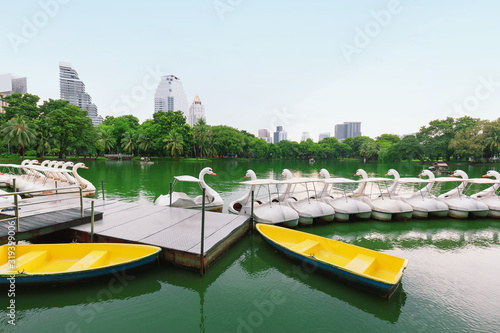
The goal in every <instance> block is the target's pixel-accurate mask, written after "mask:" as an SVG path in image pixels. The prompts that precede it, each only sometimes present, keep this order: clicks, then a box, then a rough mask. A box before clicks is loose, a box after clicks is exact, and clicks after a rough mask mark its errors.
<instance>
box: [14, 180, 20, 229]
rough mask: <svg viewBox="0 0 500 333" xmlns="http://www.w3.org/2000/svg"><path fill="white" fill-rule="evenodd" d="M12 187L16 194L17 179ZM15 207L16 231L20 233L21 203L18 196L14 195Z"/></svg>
mask: <svg viewBox="0 0 500 333" xmlns="http://www.w3.org/2000/svg"><path fill="white" fill-rule="evenodd" d="M12 186H14V192H16V178H14V179H13V180H12ZM14 206H16V214H15V215H16V230H17V232H19V202H18V201H17V194H14Z"/></svg>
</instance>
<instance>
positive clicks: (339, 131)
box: [335, 122, 361, 141]
mask: <svg viewBox="0 0 500 333" xmlns="http://www.w3.org/2000/svg"><path fill="white" fill-rule="evenodd" d="M357 136H361V123H360V122H344V123H343V124H337V125H335V137H336V138H337V140H339V141H343V140H344V139H345V138H355V137H357Z"/></svg>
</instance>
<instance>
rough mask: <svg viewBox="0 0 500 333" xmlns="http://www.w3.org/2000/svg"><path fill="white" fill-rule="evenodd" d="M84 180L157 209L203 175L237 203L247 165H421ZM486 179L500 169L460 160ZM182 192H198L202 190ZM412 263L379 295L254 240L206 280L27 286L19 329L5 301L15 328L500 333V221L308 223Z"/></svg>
mask: <svg viewBox="0 0 500 333" xmlns="http://www.w3.org/2000/svg"><path fill="white" fill-rule="evenodd" d="M85 162H86V164H87V166H88V167H89V170H82V171H81V172H80V174H81V175H82V176H83V177H85V178H87V179H89V180H91V181H92V182H93V183H94V184H95V185H96V187H97V188H98V190H99V191H98V192H99V193H98V197H101V195H102V193H101V191H100V187H101V179H104V187H105V198H106V199H120V200H125V201H139V202H152V201H154V199H155V198H156V197H157V196H158V195H160V194H165V193H167V192H168V188H169V183H170V182H171V181H172V180H173V176H175V175H181V174H190V175H194V176H197V174H198V172H199V171H200V170H201V169H202V168H203V167H205V166H211V167H212V168H213V170H214V172H216V173H217V175H216V176H206V177H205V180H206V182H207V183H208V184H209V185H210V186H211V187H212V188H214V189H215V190H217V191H218V192H219V193H221V195H222V197H223V199H224V200H225V203H226V207H225V210H227V204H228V203H229V202H230V201H231V200H234V199H235V198H238V197H240V196H241V195H243V194H244V193H246V190H247V189H246V188H245V187H244V186H243V185H240V184H238V182H239V181H243V180H244V179H243V176H244V175H245V172H246V170H247V169H253V170H254V171H255V172H256V173H257V176H258V177H259V178H267V177H272V178H277V177H278V176H279V174H280V173H281V171H282V169H283V168H285V167H286V168H289V169H290V170H291V171H292V172H293V173H294V174H295V175H299V174H301V175H304V176H316V175H317V174H318V172H319V170H320V169H321V168H327V169H328V170H329V171H330V172H331V173H333V174H335V176H340V177H346V178H354V177H353V174H354V173H355V172H356V170H357V169H358V168H360V167H361V168H364V169H365V170H366V171H367V172H368V173H369V175H370V176H384V175H385V173H386V172H387V170H388V169H389V168H395V169H397V170H398V171H399V172H400V174H401V176H403V177H405V176H408V177H410V176H411V177H415V176H417V175H418V174H419V172H420V171H421V169H422V166H421V165H420V164H409V163H401V164H390V165H387V164H382V163H373V164H372V163H367V164H363V163H360V162H357V161H346V162H332V161H317V162H316V163H315V164H313V165H310V164H309V163H308V162H301V161H289V160H278V161H272V162H270V161H235V160H215V161H212V162H209V163H207V162H199V161H198V162H197V161H168V160H165V161H156V162H155V164H152V165H140V164H139V163H137V162H132V161H122V162H120V161H85ZM456 168H460V169H462V170H464V171H465V172H467V173H468V174H469V176H470V177H479V176H481V175H483V174H484V173H486V171H487V170H489V169H498V166H497V165H493V166H492V165H481V166H468V165H451V166H450V169H452V170H454V169H456ZM176 190H182V191H187V192H190V193H191V192H193V194H194V192H195V190H196V189H195V188H189V187H182V186H181V187H179V188H176ZM299 229H300V230H302V231H306V232H310V233H314V234H318V235H321V236H325V237H330V238H335V239H339V240H343V241H345V242H348V243H352V244H355V245H360V246H363V247H366V248H370V249H374V250H379V251H382V252H386V253H389V254H393V255H397V256H401V257H404V258H407V259H408V260H409V265H408V268H407V269H406V270H405V273H404V276H403V280H402V288H401V290H400V291H399V292H397V293H396V294H395V295H394V297H393V298H391V299H390V300H384V299H379V298H377V297H375V296H372V295H370V294H367V293H365V292H362V291H359V290H357V289H354V288H352V287H349V286H347V285H344V284H342V283H339V282H336V281H332V280H331V279H330V278H328V277H326V276H323V275H321V274H317V272H312V271H310V270H308V269H307V267H301V265H300V264H297V263H295V262H292V261H290V260H288V259H286V258H284V257H283V256H282V255H281V254H280V253H277V252H275V251H274V250H273V249H272V248H271V247H269V246H268V245H266V244H264V242H263V241H262V239H261V238H260V236H259V235H258V234H256V233H249V234H248V235H247V236H245V237H244V238H243V239H242V240H241V241H240V242H239V243H238V244H236V245H235V246H233V247H232V248H230V250H229V251H228V252H227V253H226V254H224V255H223V256H222V258H221V259H220V260H218V261H217V262H216V263H215V264H214V265H213V266H211V267H210V268H209V270H208V272H207V273H206V275H204V276H203V277H200V276H199V275H198V274H197V273H193V272H190V271H184V270H182V269H179V268H176V267H171V266H168V265H166V264H162V265H161V266H158V265H156V266H154V267H152V268H150V269H148V270H146V271H143V272H134V273H132V274H127V275H120V276H114V277H109V278H107V279H105V280H102V281H93V282H91V283H88V284H81V285H74V286H67V287H59V288H51V287H47V288H38V289H36V290H18V291H17V292H16V326H15V327H14V326H11V325H9V324H8V322H7V321H8V318H7V315H6V314H7V312H6V311H5V307H6V306H7V300H8V297H7V295H6V292H4V295H2V296H0V300H2V304H0V305H1V310H0V328H1V330H2V331H5V332H10V331H12V332H139V331H141V332H152V331H165V332H199V331H200V332H335V331H338V332H344V331H349V332H437V331H439V332H459V331H463V332H498V331H499V329H500V313H499V312H500V311H499V309H500V282H499V277H500V263H499V258H500V240H499V233H500V220H493V219H481V220H463V221H462V220H453V219H437V220H431V219H429V220H422V221H415V220H412V221H408V222H390V223H388V222H376V221H368V222H349V223H331V224H324V225H314V226H311V227H301V228H299Z"/></svg>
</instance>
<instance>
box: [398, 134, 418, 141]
mask: <svg viewBox="0 0 500 333" xmlns="http://www.w3.org/2000/svg"><path fill="white" fill-rule="evenodd" d="M410 135H411V136H414V137H416V136H417V133H410V134H401V135H399V138H400V139H401V140H403V139H404V138H405V137H406V136H410Z"/></svg>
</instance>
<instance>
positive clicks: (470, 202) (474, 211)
mask: <svg viewBox="0 0 500 333" xmlns="http://www.w3.org/2000/svg"><path fill="white" fill-rule="evenodd" d="M457 176H460V177H462V178H456V177H457ZM468 178H469V177H468V176H467V174H466V173H465V172H464V171H462V170H455V171H454V173H453V175H451V177H440V178H436V179H435V180H434V182H436V183H447V182H460V184H458V186H457V187H456V188H454V189H452V190H450V191H448V192H446V193H443V194H441V195H439V196H438V200H440V201H442V202H444V203H446V204H447V205H448V215H449V216H450V217H454V218H457V219H465V218H467V217H469V216H472V217H486V216H488V212H489V208H488V206H487V205H486V204H485V203H483V202H480V201H478V200H475V199H473V198H471V197H469V196H467V195H465V194H463V192H464V189H465V184H466V183H467V182H468V181H469V179H468Z"/></svg>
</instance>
